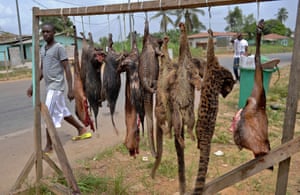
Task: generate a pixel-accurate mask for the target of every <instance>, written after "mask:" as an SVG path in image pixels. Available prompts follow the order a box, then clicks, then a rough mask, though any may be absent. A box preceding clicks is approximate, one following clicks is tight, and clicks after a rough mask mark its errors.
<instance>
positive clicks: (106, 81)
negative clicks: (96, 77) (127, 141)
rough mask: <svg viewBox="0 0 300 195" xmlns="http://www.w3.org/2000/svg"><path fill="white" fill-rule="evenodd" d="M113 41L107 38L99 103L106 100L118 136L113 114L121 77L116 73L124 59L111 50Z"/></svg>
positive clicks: (123, 56) (123, 55)
mask: <svg viewBox="0 0 300 195" xmlns="http://www.w3.org/2000/svg"><path fill="white" fill-rule="evenodd" d="M112 45H113V41H112V36H111V35H110V36H109V48H108V52H107V56H106V57H105V59H104V61H105V64H104V70H103V85H102V90H103V92H102V95H101V96H102V97H101V101H103V100H104V99H105V100H107V102H108V105H109V109H110V114H111V121H112V124H113V126H114V130H115V132H116V133H117V134H118V129H117V128H116V125H115V121H114V117H113V116H114V113H115V109H116V104H117V99H118V96H119V93H120V88H121V77H120V73H119V72H118V71H117V68H118V66H119V63H121V62H122V60H123V59H124V58H125V57H126V55H125V54H122V53H117V52H115V51H114V50H113V48H112Z"/></svg>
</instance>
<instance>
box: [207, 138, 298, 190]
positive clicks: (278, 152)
mask: <svg viewBox="0 0 300 195" xmlns="http://www.w3.org/2000/svg"><path fill="white" fill-rule="evenodd" d="M299 148H300V137H297V138H296V139H294V140H291V141H289V142H286V143H284V144H282V145H281V146H279V147H278V148H277V149H274V150H271V151H270V153H269V154H267V155H265V156H263V157H261V158H257V159H253V160H251V161H249V162H247V163H245V164H243V165H241V166H239V167H237V168H236V169H234V170H232V171H230V172H228V173H226V174H224V175H222V176H220V177H218V178H216V179H215V180H212V181H210V182H209V183H207V184H206V185H205V188H204V194H207V195H210V194H215V193H217V192H219V191H221V190H222V189H224V188H226V187H228V186H231V185H233V184H235V183H237V182H239V181H242V180H244V179H246V178H248V177H250V176H252V175H254V174H256V173H258V172H260V171H262V170H265V169H267V168H269V167H271V166H273V165H275V164H277V163H279V162H281V161H283V160H285V159H287V158H289V157H290V156H292V155H293V154H295V153H297V152H299Z"/></svg>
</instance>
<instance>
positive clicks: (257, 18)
mask: <svg viewBox="0 0 300 195" xmlns="http://www.w3.org/2000/svg"><path fill="white" fill-rule="evenodd" d="M256 6H257V9H256V10H257V15H256V24H258V22H259V17H260V16H259V1H258V0H256Z"/></svg>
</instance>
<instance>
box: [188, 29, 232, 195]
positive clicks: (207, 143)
mask: <svg viewBox="0 0 300 195" xmlns="http://www.w3.org/2000/svg"><path fill="white" fill-rule="evenodd" d="M208 33H209V39H208V44H207V66H206V67H205V71H204V77H203V80H202V83H201V85H202V86H201V97H200V103H199V107H198V119H197V123H196V134H197V140H198V148H199V149H200V159H199V166H198V167H199V168H198V173H197V178H196V183H195V188H194V192H193V194H197V195H199V194H202V193H203V188H204V185H205V178H206V173H207V168H208V163H209V155H210V149H211V139H212V136H213V134H214V130H215V124H216V118H217V114H218V107H219V100H218V99H219V94H221V95H222V96H223V97H224V98H225V97H226V96H227V95H228V94H229V93H230V92H231V90H232V88H233V85H234V80H233V76H232V74H231V72H230V71H229V70H227V69H225V68H224V67H222V66H221V65H220V64H219V62H218V59H217V57H216V56H215V53H214V43H213V32H212V30H211V29H209V30H208Z"/></svg>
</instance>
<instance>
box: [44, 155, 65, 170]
mask: <svg viewBox="0 0 300 195" xmlns="http://www.w3.org/2000/svg"><path fill="white" fill-rule="evenodd" d="M43 159H44V160H45V161H46V162H47V163H48V164H49V166H50V167H51V168H52V169H53V170H54V171H55V172H56V173H57V174H58V175H63V172H62V171H61V170H60V168H59V167H58V166H57V165H56V163H55V162H54V161H53V160H52V159H51V158H50V157H49V156H48V155H47V154H45V153H43Z"/></svg>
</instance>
